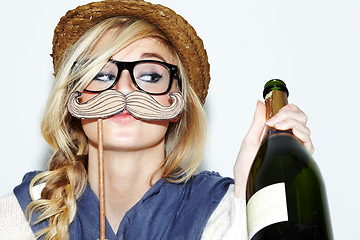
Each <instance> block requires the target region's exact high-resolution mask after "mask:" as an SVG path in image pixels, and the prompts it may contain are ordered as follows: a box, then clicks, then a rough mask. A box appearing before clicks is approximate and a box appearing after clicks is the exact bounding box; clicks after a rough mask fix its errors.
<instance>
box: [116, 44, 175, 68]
mask: <svg viewBox="0 0 360 240" xmlns="http://www.w3.org/2000/svg"><path fill="white" fill-rule="evenodd" d="M112 59H115V60H118V61H137V60H143V59H154V60H160V61H164V62H167V63H171V64H175V65H176V62H175V59H176V58H175V56H174V54H173V52H172V51H171V50H170V48H169V47H168V46H167V45H166V44H165V43H164V42H163V41H162V40H161V39H158V38H153V37H147V38H142V39H139V40H136V41H135V42H133V43H131V44H129V45H128V46H126V47H124V48H122V49H120V50H119V51H118V52H117V53H116V54H114V55H113V56H112Z"/></svg>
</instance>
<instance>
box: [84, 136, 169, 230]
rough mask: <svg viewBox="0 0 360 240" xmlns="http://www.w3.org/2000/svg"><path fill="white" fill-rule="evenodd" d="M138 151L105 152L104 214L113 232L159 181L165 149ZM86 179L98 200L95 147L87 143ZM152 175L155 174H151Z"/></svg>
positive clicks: (97, 171)
mask: <svg viewBox="0 0 360 240" xmlns="http://www.w3.org/2000/svg"><path fill="white" fill-rule="evenodd" d="M160 145H161V146H159V147H155V148H149V149H143V150H137V151H113V150H106V149H104V172H105V174H104V175H105V176H104V178H105V212H106V217H107V219H108V221H109V223H110V225H111V226H112V228H113V230H114V232H115V233H116V231H117V228H118V226H119V224H120V222H121V220H122V218H123V216H124V215H125V213H126V212H127V211H128V210H129V209H130V208H131V207H132V206H133V205H134V204H136V203H137V202H138V201H139V200H140V199H141V198H142V196H143V195H144V194H145V193H146V192H147V191H148V190H149V189H150V187H151V185H152V184H154V183H155V182H156V181H158V180H159V179H160V178H161V175H162V172H161V171H157V170H158V169H159V168H160V167H161V164H162V162H163V161H164V157H165V156H164V155H165V154H164V146H163V143H162V144H160ZM88 162H89V163H88V179H89V184H90V186H91V189H92V190H93V191H94V193H95V194H96V195H97V196H98V197H99V170H98V150H97V146H93V145H92V144H89V161H88ZM154 173H155V174H154Z"/></svg>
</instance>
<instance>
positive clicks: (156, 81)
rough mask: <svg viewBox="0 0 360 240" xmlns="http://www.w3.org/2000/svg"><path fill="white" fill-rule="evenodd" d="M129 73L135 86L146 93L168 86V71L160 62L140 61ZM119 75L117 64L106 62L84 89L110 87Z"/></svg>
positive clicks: (159, 90) (91, 89)
mask: <svg viewBox="0 0 360 240" xmlns="http://www.w3.org/2000/svg"><path fill="white" fill-rule="evenodd" d="M121 70H122V69H121ZM120 74H121V72H120ZM130 75H131V78H132V80H133V81H135V82H136V85H137V87H138V88H140V90H143V91H146V92H148V93H154V94H159V93H163V92H165V91H167V89H168V87H169V83H170V71H169V69H168V68H167V67H166V66H164V65H162V64H160V63H156V62H140V63H138V64H136V65H135V66H134V68H133V71H132V72H131V73H130ZM119 77H120V76H119V69H118V66H117V65H116V64H115V63H113V62H107V63H106V64H105V66H104V67H103V68H102V69H101V70H100V71H99V73H98V74H97V75H96V76H95V77H94V78H93V80H92V81H91V82H90V84H89V85H88V86H87V87H86V90H89V91H103V90H106V89H108V88H110V87H111V86H112V85H113V84H114V82H115V81H117V78H119Z"/></svg>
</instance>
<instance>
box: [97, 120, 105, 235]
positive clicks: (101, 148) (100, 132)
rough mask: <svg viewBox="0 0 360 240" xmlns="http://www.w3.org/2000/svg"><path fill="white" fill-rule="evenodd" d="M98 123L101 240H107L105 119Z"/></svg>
mask: <svg viewBox="0 0 360 240" xmlns="http://www.w3.org/2000/svg"><path fill="white" fill-rule="evenodd" d="M97 124H98V126H97V127H98V142H99V143H98V153H99V202H100V240H106V233H105V181H104V152H103V151H104V139H103V120H102V119H101V118H99V119H98V121H97Z"/></svg>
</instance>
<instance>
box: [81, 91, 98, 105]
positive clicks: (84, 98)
mask: <svg viewBox="0 0 360 240" xmlns="http://www.w3.org/2000/svg"><path fill="white" fill-rule="evenodd" d="M96 95H98V93H88V92H82V96H81V98H80V99H79V102H80V103H84V102H86V101H89V100H90V99H92V98H93V97H95V96H96Z"/></svg>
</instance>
